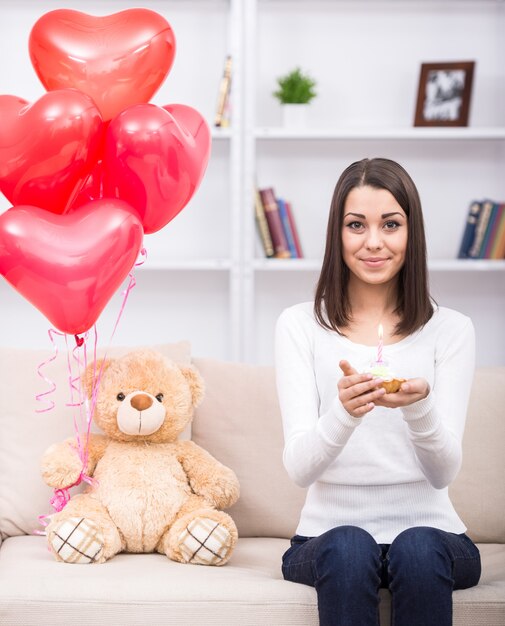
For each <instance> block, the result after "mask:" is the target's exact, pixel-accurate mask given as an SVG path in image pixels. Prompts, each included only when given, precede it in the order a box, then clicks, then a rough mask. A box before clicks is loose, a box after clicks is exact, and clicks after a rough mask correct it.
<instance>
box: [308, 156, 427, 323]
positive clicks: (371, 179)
mask: <svg viewBox="0 0 505 626" xmlns="http://www.w3.org/2000/svg"><path fill="white" fill-rule="evenodd" d="M365 185H367V186H369V187H374V188H375V189H385V190H387V191H389V192H390V193H391V194H392V195H393V196H394V198H395V200H396V201H397V202H398V204H399V205H400V206H401V207H402V209H403V210H404V211H405V214H406V216H407V222H408V240H407V250H406V253H405V262H404V264H403V267H402V268H401V270H400V272H399V275H398V302H397V307H396V309H395V313H396V314H397V315H398V316H399V317H400V321H399V323H398V324H397V326H396V328H395V334H397V335H398V334H401V335H409V334H411V333H413V332H414V331H416V330H418V329H419V328H421V327H422V326H424V324H426V322H427V321H428V320H429V319H430V318H431V316H432V315H433V305H432V301H431V298H430V294H429V289H428V264H427V259H426V237H425V234H424V222H423V214H422V208H421V200H420V198H419V193H418V191H417V188H416V186H415V184H414V181H413V180H412V178H411V177H410V176H409V174H408V173H407V172H406V171H405V169H404V168H403V167H402V166H401V165H399V164H398V163H396V162H395V161H391V160H390V159H383V158H375V159H363V160H361V161H356V162H355V163H352V164H351V165H349V167H347V168H346V169H345V170H344V171H343V172H342V174H341V176H340V178H339V179H338V182H337V184H336V186H335V191H334V192H333V198H332V201H331V206H330V214H329V218H328V228H327V231H326V248H325V252H324V259H323V265H322V268H321V274H320V276H319V280H318V282H317V286H316V294H315V302H314V314H315V317H316V319H317V321H318V323H319V324H320V325H321V326H323V327H324V328H327V329H329V330H334V331H336V332H338V333H339V334H342V330H341V329H342V328H345V327H346V326H347V325H348V324H349V322H350V320H351V305H350V302H349V294H348V284H349V269H348V267H347V265H346V264H345V263H344V259H343V256H342V225H343V214H344V204H345V201H346V199H347V196H348V194H349V192H350V191H351V190H352V189H354V188H355V187H363V186H365Z"/></svg>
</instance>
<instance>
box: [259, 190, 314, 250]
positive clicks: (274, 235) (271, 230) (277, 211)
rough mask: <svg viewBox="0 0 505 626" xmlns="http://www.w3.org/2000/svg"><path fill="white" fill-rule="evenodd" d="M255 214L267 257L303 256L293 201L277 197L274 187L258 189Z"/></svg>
mask: <svg viewBox="0 0 505 626" xmlns="http://www.w3.org/2000/svg"><path fill="white" fill-rule="evenodd" d="M255 216H256V225H257V227H258V232H259V235H260V238H261V243H262V245H263V250H264V251H265V256H266V257H274V258H277V259H301V258H303V251H302V247H301V244H300V238H299V236H298V229H297V227H296V223H295V219H294V216H293V209H292V207H291V203H290V202H287V201H286V200H284V199H283V198H277V197H276V195H275V192H274V190H273V188H272V187H267V188H265V189H256V198H255Z"/></svg>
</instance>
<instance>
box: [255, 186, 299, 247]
mask: <svg viewBox="0 0 505 626" xmlns="http://www.w3.org/2000/svg"><path fill="white" fill-rule="evenodd" d="M259 194H260V198H261V202H262V203H263V208H264V210H265V217H266V219H267V223H268V229H269V231H270V236H271V237H272V243H273V246H274V257H275V258H277V259H287V258H289V257H291V254H290V252H289V248H288V242H287V240H286V235H285V234H284V228H283V227H282V221H281V216H280V214H279V207H278V206H277V200H276V199H275V193H274V190H273V189H272V187H268V188H266V189H260V190H259Z"/></svg>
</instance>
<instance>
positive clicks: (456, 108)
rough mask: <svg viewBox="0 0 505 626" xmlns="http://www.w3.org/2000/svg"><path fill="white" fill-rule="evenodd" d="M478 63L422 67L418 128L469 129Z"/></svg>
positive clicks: (451, 63) (430, 64)
mask: <svg viewBox="0 0 505 626" xmlns="http://www.w3.org/2000/svg"><path fill="white" fill-rule="evenodd" d="M474 69H475V61H454V62H447V63H443V62H439V63H422V64H421V73H420V78H419V88H418V93H417V104H416V112H415V118H414V126H468V117H469V112H470V99H471V95H472V85H473V75H474Z"/></svg>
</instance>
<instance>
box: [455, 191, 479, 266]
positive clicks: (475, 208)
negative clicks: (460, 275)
mask: <svg viewBox="0 0 505 626" xmlns="http://www.w3.org/2000/svg"><path fill="white" fill-rule="evenodd" d="M481 208H482V203H481V202H478V201H477V200H474V201H473V202H471V203H470V207H469V209H468V216H467V218H466V222H465V229H464V231H463V237H462V238H461V244H460V247H459V252H458V259H466V258H468V256H469V252H470V248H471V247H472V244H473V241H474V238H475V228H476V226H477V222H478V220H479V214H480V211H481Z"/></svg>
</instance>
